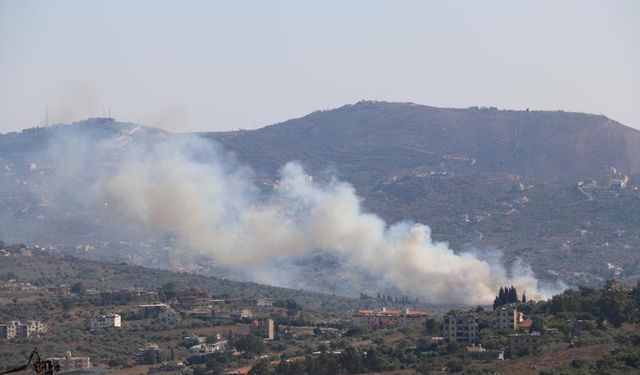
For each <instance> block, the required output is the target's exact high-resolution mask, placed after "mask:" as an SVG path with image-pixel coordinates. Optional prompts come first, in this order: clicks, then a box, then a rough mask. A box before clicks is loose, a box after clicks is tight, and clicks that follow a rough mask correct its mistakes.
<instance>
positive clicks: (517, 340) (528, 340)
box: [509, 332, 542, 358]
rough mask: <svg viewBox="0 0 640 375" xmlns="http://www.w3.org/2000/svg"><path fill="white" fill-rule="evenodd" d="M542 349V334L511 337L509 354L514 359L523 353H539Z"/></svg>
mask: <svg viewBox="0 0 640 375" xmlns="http://www.w3.org/2000/svg"><path fill="white" fill-rule="evenodd" d="M541 347H542V336H541V335H540V332H532V333H516V334H513V335H509V354H510V355H511V357H512V358H513V357H515V356H517V355H519V353H523V352H526V353H537V352H539V351H540V348H541Z"/></svg>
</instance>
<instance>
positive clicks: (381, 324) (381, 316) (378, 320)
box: [352, 307, 429, 329]
mask: <svg viewBox="0 0 640 375" xmlns="http://www.w3.org/2000/svg"><path fill="white" fill-rule="evenodd" d="M428 315H429V314H427V312H425V311H419V310H409V309H404V310H393V309H387V308H386V307H383V308H382V310H379V311H376V310H358V311H357V312H356V313H355V314H353V316H352V321H353V324H355V325H359V326H364V327H369V328H370V329H377V328H392V327H406V326H409V325H420V324H422V323H424V322H425V320H426V319H427V316H428Z"/></svg>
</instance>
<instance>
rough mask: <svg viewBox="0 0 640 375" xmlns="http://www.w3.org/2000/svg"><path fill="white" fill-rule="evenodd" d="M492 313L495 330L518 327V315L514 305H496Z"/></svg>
mask: <svg viewBox="0 0 640 375" xmlns="http://www.w3.org/2000/svg"><path fill="white" fill-rule="evenodd" d="M494 314H495V322H494V323H495V328H496V330H498V331H515V330H516V329H517V328H518V317H519V315H518V310H517V309H516V307H515V306H514V305H508V306H502V307H498V308H497V309H496V310H495V312H494Z"/></svg>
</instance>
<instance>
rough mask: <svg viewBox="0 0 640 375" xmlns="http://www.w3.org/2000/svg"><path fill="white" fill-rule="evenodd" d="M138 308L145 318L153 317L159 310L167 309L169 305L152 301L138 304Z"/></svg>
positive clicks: (158, 313)
mask: <svg viewBox="0 0 640 375" xmlns="http://www.w3.org/2000/svg"><path fill="white" fill-rule="evenodd" d="M139 308H140V310H141V311H142V314H143V316H144V318H145V319H155V318H157V317H158V315H160V313H161V312H163V311H165V310H167V309H169V308H170V307H169V305H167V304H165V303H153V304H146V305H140V306H139Z"/></svg>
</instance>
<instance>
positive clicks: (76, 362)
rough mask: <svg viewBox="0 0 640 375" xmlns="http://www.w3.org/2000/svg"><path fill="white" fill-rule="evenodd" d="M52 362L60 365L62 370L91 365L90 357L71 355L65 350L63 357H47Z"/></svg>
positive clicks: (77, 368)
mask: <svg viewBox="0 0 640 375" xmlns="http://www.w3.org/2000/svg"><path fill="white" fill-rule="evenodd" d="M48 360H50V361H52V362H53V363H54V364H55V363H57V364H59V365H60V369H61V370H62V371H72V370H79V369H83V368H90V367H91V358H89V357H72V356H71V352H67V354H66V355H65V356H64V358H48Z"/></svg>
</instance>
